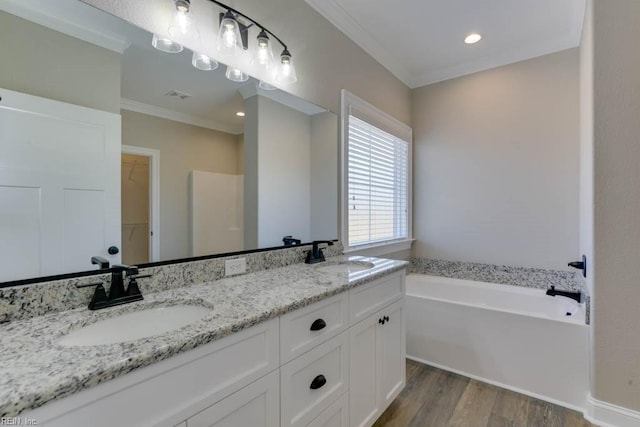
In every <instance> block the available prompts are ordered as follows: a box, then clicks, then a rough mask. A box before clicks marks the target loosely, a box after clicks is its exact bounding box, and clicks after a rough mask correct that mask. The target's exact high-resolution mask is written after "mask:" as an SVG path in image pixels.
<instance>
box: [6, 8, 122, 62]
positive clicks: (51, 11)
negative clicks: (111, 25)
mask: <svg viewBox="0 0 640 427" xmlns="http://www.w3.org/2000/svg"><path fill="white" fill-rule="evenodd" d="M54 3H56V2H55V1H52V2H47V3H43V4H42V5H41V6H42V7H40V8H36V7H35V6H34V5H32V4H28V3H27V2H25V1H23V0H1V1H0V10H3V11H5V12H7V13H10V14H11V15H15V16H17V17H19V18H22V19H26V20H27V21H31V22H34V23H36V24H39V25H42V26H44V27H47V28H50V29H52V30H54V31H57V32H60V33H63V34H66V35H68V36H71V37H75V38H77V39H80V40H83V41H86V42H87V43H91V44H93V45H96V46H99V47H102V48H105V49H108V50H110V51H113V52H116V53H119V54H122V53H123V52H124V51H125V50H127V48H128V47H129V45H130V43H129V41H128V40H126V39H124V38H121V37H117V36H115V35H113V34H106V33H101V32H98V31H95V30H94V29H92V28H89V27H87V26H84V25H81V24H78V22H82V19H76V20H73V19H70V18H72V17H69V16H65V15H64V14H63V12H61V11H60V10H59V8H56V5H55V4H54Z"/></svg>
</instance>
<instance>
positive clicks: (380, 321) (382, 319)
mask: <svg viewBox="0 0 640 427" xmlns="http://www.w3.org/2000/svg"><path fill="white" fill-rule="evenodd" d="M378 323H380V324H381V325H384V317H383V318H381V319H378Z"/></svg>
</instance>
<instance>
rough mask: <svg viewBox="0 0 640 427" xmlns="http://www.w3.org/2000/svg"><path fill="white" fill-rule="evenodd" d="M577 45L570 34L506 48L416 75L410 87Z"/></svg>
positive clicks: (576, 41)
mask: <svg viewBox="0 0 640 427" xmlns="http://www.w3.org/2000/svg"><path fill="white" fill-rule="evenodd" d="M579 45H580V39H579V38H578V40H576V39H575V37H574V35H573V34H571V35H567V36H565V37H560V38H557V39H554V40H550V41H547V42H543V43H537V44H532V45H529V46H523V47H519V48H517V49H511V50H507V51H504V52H502V53H500V54H497V55H491V56H487V57H484V58H479V59H477V60H474V61H468V62H465V63H462V64H459V65H455V66H453V67H446V68H441V69H438V70H434V71H429V72H427V73H424V74H422V75H420V76H418V78H417V79H416V85H415V86H414V87H412V89H415V88H417V87H421V86H426V85H430V84H433V83H438V82H441V81H445V80H450V79H454V78H456V77H462V76H466V75H468V74H473V73H478V72H480V71H486V70H490V69H492V68H497V67H502V66H504V65H509V64H514V63H516V62H520V61H525V60H527V59H533V58H537V57H539V56H544V55H548V54H551V53H556V52H560V51H563V50H566V49H571V48H574V47H578V46H579Z"/></svg>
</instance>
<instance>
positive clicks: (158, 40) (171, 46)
mask: <svg viewBox="0 0 640 427" xmlns="http://www.w3.org/2000/svg"><path fill="white" fill-rule="evenodd" d="M151 45H152V46H153V47H155V48H156V49H158V50H159V51H162V52H167V53H180V52H182V49H184V48H183V47H182V45H181V44H180V43H176V42H174V41H173V40H171V39H170V38H168V37H163V36H159V35H157V34H154V35H153V39H152V40H151Z"/></svg>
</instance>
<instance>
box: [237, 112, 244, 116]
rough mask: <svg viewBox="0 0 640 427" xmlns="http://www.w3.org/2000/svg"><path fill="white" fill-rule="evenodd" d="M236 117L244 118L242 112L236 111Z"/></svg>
mask: <svg viewBox="0 0 640 427" xmlns="http://www.w3.org/2000/svg"><path fill="white" fill-rule="evenodd" d="M236 116H238V117H244V111H238V112H237V113H236Z"/></svg>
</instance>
